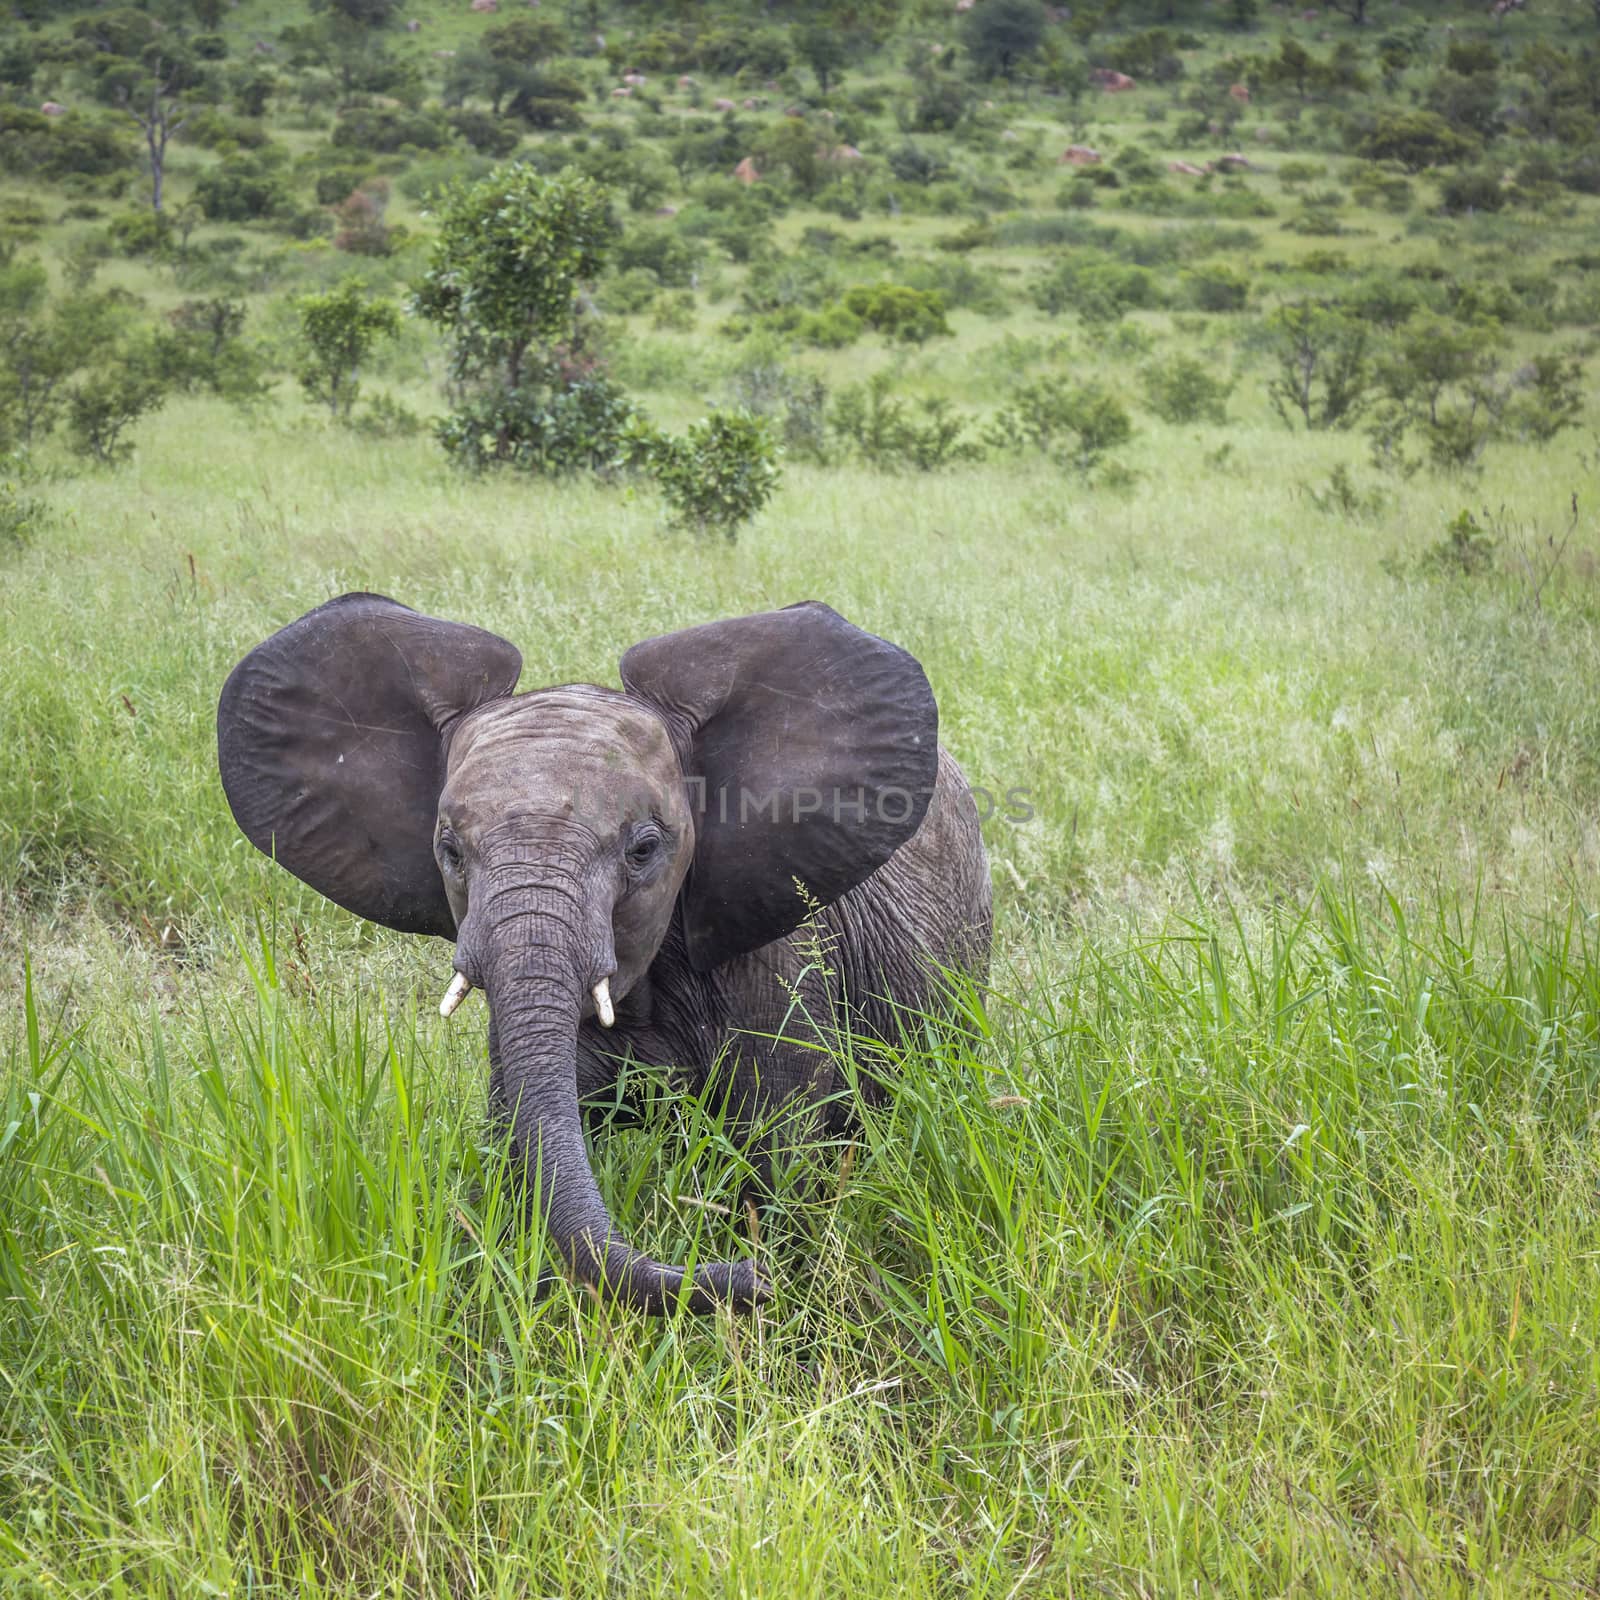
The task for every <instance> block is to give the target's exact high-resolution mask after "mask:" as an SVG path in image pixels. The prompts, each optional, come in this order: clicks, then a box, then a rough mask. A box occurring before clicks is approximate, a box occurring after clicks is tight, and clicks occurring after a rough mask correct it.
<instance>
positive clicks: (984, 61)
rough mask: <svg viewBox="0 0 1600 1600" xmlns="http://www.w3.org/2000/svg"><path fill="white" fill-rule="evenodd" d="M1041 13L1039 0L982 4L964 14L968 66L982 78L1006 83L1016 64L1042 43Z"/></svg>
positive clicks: (998, 0) (994, 0)
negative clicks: (997, 79)
mask: <svg viewBox="0 0 1600 1600" xmlns="http://www.w3.org/2000/svg"><path fill="white" fill-rule="evenodd" d="M1044 25H1045V9H1044V6H1043V5H1042V4H1041V3H1040V0H983V4H982V5H979V6H975V7H974V8H973V9H972V11H970V12H969V13H968V14H967V22H966V29H965V37H966V43H967V53H968V55H970V56H971V57H972V64H973V66H974V67H975V68H976V69H977V70H978V72H979V73H981V74H982V75H983V76H984V77H986V78H992V77H995V76H997V75H998V76H999V77H1002V78H1004V79H1005V80H1006V82H1007V83H1009V82H1010V81H1011V75H1012V73H1013V72H1015V71H1016V68H1017V64H1018V62H1020V61H1022V60H1024V59H1025V58H1026V57H1028V56H1031V55H1032V54H1033V52H1034V51H1035V50H1037V49H1038V48H1039V45H1040V43H1041V42H1042V41H1043V39H1044Z"/></svg>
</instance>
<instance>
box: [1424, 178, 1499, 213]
mask: <svg viewBox="0 0 1600 1600" xmlns="http://www.w3.org/2000/svg"><path fill="white" fill-rule="evenodd" d="M1508 198H1509V196H1508V195H1507V193H1506V190H1505V186H1504V184H1502V182H1501V181H1500V172H1499V169H1498V168H1494V167H1468V168H1464V169H1463V170H1462V171H1460V172H1452V173H1451V174H1450V175H1449V176H1448V177H1447V178H1445V179H1444V181H1443V182H1442V183H1441V184H1440V185H1439V199H1440V201H1441V202H1442V204H1443V206H1444V209H1445V210H1446V211H1447V212H1449V213H1450V214H1451V215H1453V216H1459V215H1460V214H1461V213H1463V212H1469V211H1498V210H1500V208H1501V207H1502V206H1503V205H1505V203H1506V201H1507V199H1508Z"/></svg>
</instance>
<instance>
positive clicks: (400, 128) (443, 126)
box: [331, 106, 451, 154]
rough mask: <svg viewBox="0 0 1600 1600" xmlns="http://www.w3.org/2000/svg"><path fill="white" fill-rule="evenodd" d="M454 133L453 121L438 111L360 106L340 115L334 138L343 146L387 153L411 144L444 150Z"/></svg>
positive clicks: (414, 147)
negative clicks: (450, 121) (448, 120)
mask: <svg viewBox="0 0 1600 1600" xmlns="http://www.w3.org/2000/svg"><path fill="white" fill-rule="evenodd" d="M450 134H451V128H450V124H449V123H448V122H446V121H445V119H444V118H443V116H441V115H440V114H438V113H437V112H433V111H407V110H406V109H404V108H403V107H391V106H359V107H356V108H354V109H352V110H349V111H345V112H343V113H342V114H341V115H340V118H339V120H338V122H336V123H335V124H334V128H333V134H332V140H331V142H332V143H333V145H334V147H335V148H336V149H340V150H374V151H378V152H380V153H386V154H387V153H393V152H394V151H397V150H404V149H405V148H407V146H410V147H411V148H413V149H416V150H442V149H443V148H444V147H445V146H446V145H448V144H449V143H450Z"/></svg>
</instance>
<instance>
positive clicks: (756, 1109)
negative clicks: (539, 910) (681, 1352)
mask: <svg viewBox="0 0 1600 1600" xmlns="http://www.w3.org/2000/svg"><path fill="white" fill-rule="evenodd" d="M989 938H990V887H989V874H988V865H987V861H986V860H985V857H984V852H983V842H982V835H981V832H980V830H979V825H978V815H977V808H976V807H975V806H974V804H973V800H972V795H971V793H970V792H969V791H968V788H967V784H966V780H965V779H964V778H963V776H962V774H961V769H960V768H959V767H958V766H957V765H956V762H955V760H954V758H953V757H952V756H951V755H950V754H949V753H948V752H947V751H944V750H941V751H940V753H939V771H938V777H937V779H936V780H935V785H934V794H933V799H932V801H931V803H930V804H929V807H928V811H927V814H926V815H925V816H924V818H923V820H922V825H921V827H919V828H918V830H917V832H916V833H915V834H914V835H913V836H912V837H911V838H910V839H909V840H908V841H907V842H906V843H905V844H903V845H901V846H900V848H899V849H898V850H897V851H895V853H894V854H893V855H892V856H890V858H889V859H888V861H886V862H885V863H884V864H883V865H882V866H881V867H879V868H878V870H877V871H876V872H874V873H873V874H872V875H871V876H870V877H869V878H867V879H866V881H865V882H863V883H861V884H859V885H858V886H857V887H856V888H854V889H851V890H849V891H848V892H847V893H846V894H844V895H842V896H841V897H840V898H839V899H838V900H836V901H835V902H834V903H833V904H832V905H831V906H828V907H826V908H824V909H823V910H821V911H820V912H818V913H817V915H816V918H815V920H814V921H812V922H808V923H806V924H804V925H803V926H802V927H801V928H800V929H798V930H796V931H795V932H794V933H790V934H786V935H784V937H782V938H781V939H775V940H773V941H772V942H771V943H770V944H767V945H764V946H762V947H761V948H760V949H759V950H755V951H752V952H751V953H750V954H748V955H744V956H739V957H736V958H735V959H734V960H732V961H729V962H726V963H724V964H723V965H721V966H719V967H715V968H713V969H712V970H711V971H709V972H704V973H701V972H696V971H695V969H694V966H693V964H692V963H691V962H690V961H689V960H688V957H687V954H686V952H685V949H684V941H683V937H682V930H681V925H680V924H679V923H678V921H677V919H674V924H673V926H672V927H671V928H670V929H669V930H668V934H667V937H666V939H665V941H664V942H663V944H662V947H661V950H660V953H659V954H658V955H657V957H656V959H655V961H654V962H653V963H652V964H651V966H650V969H649V971H648V972H647V973H646V975H645V978H644V979H643V981H641V982H640V983H639V984H638V985H636V986H635V987H634V988H633V989H632V990H631V991H630V992H629V994H628V996H627V998H626V999H624V1000H622V1001H621V1002H620V1003H619V1004H618V1005H617V1008H616V1025H615V1027H614V1028H611V1029H606V1028H602V1027H601V1026H600V1024H599V1022H598V1021H596V1020H595V1019H594V1018H588V1019H586V1020H585V1021H584V1022H583V1023H582V1024H580V1026H579V1029H578V1092H579V1098H580V1099H581V1100H582V1101H583V1102H584V1103H585V1104H586V1105H587V1106H589V1107H591V1108H593V1109H604V1108H607V1107H611V1106H615V1105H616V1104H617V1078H618V1073H619V1071H620V1069H621V1067H622V1064H623V1063H624V1061H628V1060H632V1061H635V1062H638V1063H640V1064H643V1065H647V1066H651V1067H657V1068H662V1069H668V1070H670V1071H671V1072H672V1073H673V1075H674V1079H675V1081H676V1082H678V1083H679V1084H681V1085H682V1087H684V1088H686V1089H688V1090H690V1091H692V1092H694V1093H696V1094H700V1095H712V1096H716V1097H718V1098H721V1097H723V1096H726V1098H727V1101H728V1106H729V1110H730V1112H731V1113H732V1115H733V1118H734V1120H735V1123H736V1125H737V1126H739V1127H741V1128H742V1129H743V1130H744V1131H745V1132H746V1133H747V1134H753V1133H755V1132H756V1131H757V1130H758V1129H759V1128H760V1127H761V1126H762V1125H763V1124H768V1125H770V1124H771V1123H772V1122H773V1121H774V1119H775V1117H778V1116H781V1117H782V1120H784V1121H785V1122H787V1123H788V1124H789V1125H790V1131H791V1133H792V1134H793V1135H794V1136H799V1135H801V1134H803V1133H804V1132H806V1131H809V1130H815V1131H820V1132H827V1133H837V1132H841V1131H843V1130H844V1129H845V1128H846V1127H847V1126H848V1118H847V1112H846V1108H845V1105H844V1102H843V1100H842V1099H841V1098H840V1091H841V1090H842V1089H843V1087H844V1085H843V1083H842V1081H841V1078H840V1075H839V1072H838V1067H837V1059H836V1056H835V1055H834V1054H833V1053H831V1052H832V1050H833V1049H834V1048H835V1047H836V1046H837V1043H838V1039H839V1038H840V1036H842V1035H846V1034H854V1035H857V1036H863V1035H864V1036H865V1037H867V1038H870V1039H875V1040H878V1041H881V1042H882V1043H884V1044H894V1043H895V1042H897V1040H898V1038H899V1036H900V1031H901V1028H902V1025H903V1022H904V1019H905V1016H906V1015H909V1014H916V1013H923V1012H926V1011H927V1010H929V1009H930V1008H932V1007H934V1006H936V1005H937V1004H938V1002H939V999H940V998H941V997H940V994H939V988H940V984H941V978H942V975H943V974H946V973H968V974H971V975H973V976H975V977H980V978H981V977H982V976H984V975H985V973H986V971H987V966H988V954H989ZM490 1053H491V1056H494V1055H496V1054H497V1052H496V1051H494V1050H491V1052H490ZM864 1078H865V1087H866V1088H867V1090H868V1092H871V1091H873V1090H874V1089H876V1088H879V1087H881V1086H879V1085H877V1084H876V1083H875V1082H874V1080H873V1079H872V1077H871V1075H870V1073H868V1074H864ZM491 1095H492V1103H493V1104H495V1105H497V1106H500V1105H503V1104H504V1103H505V1092H504V1088H503V1086H502V1085H501V1084H499V1083H498V1082H496V1083H494V1084H492V1086H491ZM765 1153H766V1152H765V1149H764V1148H761V1147H758V1149H757V1151H756V1155H757V1162H756V1164H757V1166H758V1169H759V1168H762V1167H764V1165H765V1163H764V1160H763V1159H762V1158H763V1157H764V1155H765Z"/></svg>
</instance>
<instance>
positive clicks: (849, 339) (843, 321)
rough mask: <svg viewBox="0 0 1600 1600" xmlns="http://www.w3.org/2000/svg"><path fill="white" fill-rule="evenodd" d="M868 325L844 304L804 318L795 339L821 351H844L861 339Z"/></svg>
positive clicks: (825, 308) (836, 304) (838, 304)
mask: <svg viewBox="0 0 1600 1600" xmlns="http://www.w3.org/2000/svg"><path fill="white" fill-rule="evenodd" d="M865 326H866V324H865V323H864V322H862V320H861V318H860V317H858V316H857V315H856V314H855V312H853V311H852V310H851V309H850V308H849V306H847V305H844V304H843V303H842V302H840V303H835V304H834V305H831V306H825V307H824V308H823V309H822V310H821V311H813V312H810V313H808V314H807V315H806V316H804V317H803V318H802V319H801V320H800V323H799V325H798V326H797V327H796V328H795V337H796V338H798V339H799V340H801V341H802V342H803V343H805V344H809V345H815V346H816V347H817V348H818V349H819V350H843V349H845V348H846V347H848V346H849V345H853V344H854V343H855V342H856V340H857V339H859V338H860V337H861V334H862V331H863V329H864V328H865Z"/></svg>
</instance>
